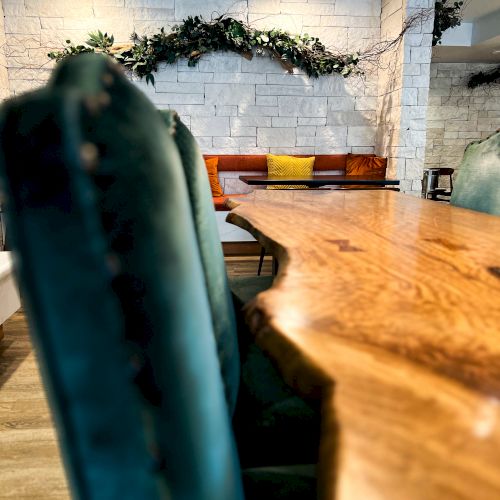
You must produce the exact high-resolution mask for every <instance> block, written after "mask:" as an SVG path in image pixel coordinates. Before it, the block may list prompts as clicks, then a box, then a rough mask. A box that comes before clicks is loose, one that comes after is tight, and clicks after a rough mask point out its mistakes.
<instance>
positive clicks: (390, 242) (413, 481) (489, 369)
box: [228, 190, 500, 500]
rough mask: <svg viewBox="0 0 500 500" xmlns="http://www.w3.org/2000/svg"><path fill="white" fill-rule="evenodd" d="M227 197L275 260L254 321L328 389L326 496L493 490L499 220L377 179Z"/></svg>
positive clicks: (260, 338)
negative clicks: (346, 186)
mask: <svg viewBox="0 0 500 500" xmlns="http://www.w3.org/2000/svg"><path fill="white" fill-rule="evenodd" d="M229 204H230V206H232V207H234V208H233V210H232V212H231V213H230V214H229V215H228V221H229V222H232V223H234V224H236V225H238V226H240V227H243V228H245V229H247V230H248V231H250V232H251V233H252V234H253V235H254V236H255V237H256V238H257V239H258V240H259V241H260V242H261V243H262V244H263V245H264V246H265V247H266V249H267V250H268V251H269V252H270V253H273V254H274V255H276V256H277V257H278V260H279V262H280V269H279V273H278V276H277V278H276V280H275V283H274V284H273V286H272V288H271V289H269V290H268V291H266V292H263V293H261V294H259V295H258V296H257V298H256V299H255V300H254V302H253V303H251V304H249V305H248V306H247V316H248V317H247V319H248V320H249V324H250V327H251V329H252V331H253V333H254V334H255V335H256V341H257V343H258V344H259V345H260V346H261V347H262V348H263V349H264V350H265V351H267V352H268V353H269V355H270V356H271V357H273V358H274V359H275V361H276V363H277V365H278V366H279V368H280V370H281V371H282V373H283V375H284V377H285V379H286V380H287V382H288V383H289V384H290V385H292V386H294V387H295V388H296V389H297V390H298V391H299V392H301V393H303V394H309V395H311V394H319V395H320V397H321V399H322V403H323V405H322V408H323V425H322V440H321V450H320V455H321V458H320V464H319V478H320V495H321V496H320V497H321V498H322V499H328V500H333V499H335V500H358V499H362V500H375V499H376V500H403V499H404V500H417V499H418V500H424V499H425V500H446V499H458V498H460V499H481V500H487V499H492V500H498V498H500V474H499V473H498V464H499V463H500V252H499V249H500V217H494V216H490V215H486V214H481V213H478V212H473V211H470V210H465V209H461V208H456V207H452V206H449V205H444V204H437V203H434V202H432V201H427V200H422V199H420V198H415V197H411V196H407V195H403V194H400V193H395V192H392V191H383V190H379V191H354V190H353V191H348V190H344V191H340V190H338V191H264V190H260V191H256V192H254V193H252V194H250V195H249V196H248V197H247V199H246V200H244V199H235V200H230V202H229Z"/></svg>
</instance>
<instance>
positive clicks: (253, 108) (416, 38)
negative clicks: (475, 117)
mask: <svg viewBox="0 0 500 500" xmlns="http://www.w3.org/2000/svg"><path fill="white" fill-rule="evenodd" d="M3 3H4V10H5V33H6V37H7V39H6V45H5V52H6V61H7V68H8V77H9V84H10V93H11V94H18V93H21V92H24V91H26V90H29V89H31V88H34V87H37V86H40V85H43V84H44V83H45V82H46V80H47V78H48V76H49V74H50V71H51V68H52V66H53V63H52V62H50V61H48V59H47V55H46V54H47V52H49V51H50V50H54V49H60V48H61V47H62V45H63V43H64V41H65V40H66V39H71V40H72V41H73V42H82V41H84V40H85V39H86V38H87V34H88V32H89V31H95V30H97V29H101V30H103V31H107V32H108V33H112V34H114V36H115V40H116V41H117V42H126V41H128V39H129V36H130V33H132V32H133V31H136V32H138V33H139V34H142V33H153V32H156V31H158V30H159V29H160V28H161V27H162V26H164V27H166V28H167V29H168V28H170V27H171V26H172V25H174V24H175V23H177V22H179V21H181V20H182V19H183V18H185V17H186V16H188V15H195V14H202V15H204V16H205V17H208V18H209V17H211V16H215V15H218V14H223V13H230V14H231V15H233V16H236V17H238V18H240V19H243V20H245V21H248V22H250V23H252V25H254V26H256V27H260V28H264V27H268V28H272V27H280V28H283V29H287V30H289V31H290V32H292V33H309V34H311V35H315V36H318V37H320V39H321V40H322V41H324V43H326V44H327V45H328V46H329V47H331V48H333V49H338V50H342V51H345V50H347V51H355V50H362V49H364V48H366V47H367V46H370V45H372V44H375V43H377V42H378V41H379V40H380V39H381V38H382V39H388V38H391V37H393V36H397V34H398V33H399V31H400V30H401V26H402V21H403V18H404V17H405V16H408V15H411V14H412V13H413V12H415V10H416V9H419V8H422V7H430V6H432V4H433V0H382V3H381V0H309V1H307V0H288V1H281V0H206V1H204V2H202V1H200V0H79V1H78V2H76V1H68V0H3ZM381 13H382V16H381ZM381 28H382V36H381ZM431 30H432V19H431V20H429V21H428V22H427V23H424V25H422V26H419V27H417V28H416V29H413V30H412V32H411V33H408V34H407V35H406V36H405V39H404V42H403V44H402V45H401V47H400V48H399V49H398V50H397V51H395V52H394V53H393V54H391V56H390V57H388V58H386V59H387V60H386V62H387V66H386V67H385V68H383V69H382V70H380V71H379V70H377V69H376V68H375V69H374V68H371V69H369V70H368V72H367V74H366V77H365V78H364V79H359V78H348V79H343V78H342V77H340V76H329V77H322V78H320V79H310V78H308V77H307V76H306V75H304V74H302V73H300V72H295V74H293V75H289V74H287V73H286V72H285V70H284V69H283V68H282V67H281V66H280V65H279V64H278V63H276V62H275V61H272V60H270V59H269V58H267V57H266V58H264V57H255V58H254V59H253V60H252V61H247V60H246V59H244V58H242V57H240V56H237V55H235V54H231V53H226V54H212V55H209V56H205V57H203V58H202V60H201V61H200V63H199V65H198V66H196V67H194V68H189V67H188V66H187V64H186V62H185V61H180V62H179V63H178V64H176V65H173V66H163V67H162V68H161V70H160V71H159V72H158V73H157V74H156V75H155V78H156V81H157V83H156V87H155V88H153V87H151V86H147V85H146V84H145V82H140V81H136V82H135V83H136V84H137V85H138V86H139V87H140V88H141V89H142V90H143V91H144V92H145V93H146V94H147V95H148V96H149V97H150V98H151V99H152V101H153V102H154V103H155V105H156V106H157V107H159V108H173V109H176V110H177V111H178V112H179V113H180V115H181V116H182V118H183V119H184V121H185V122H186V124H187V125H188V126H189V127H190V128H191V130H192V132H193V134H194V135H195V136H196V137H197V139H198V141H199V143H200V146H201V148H202V150H203V151H204V152H205V153H215V154H224V153H225V154H252V153H253V154H263V153H267V152H271V153H284V154H287V153H288V154H325V153H347V152H354V153H371V152H374V151H376V152H377V153H378V154H381V155H384V156H388V157H389V173H390V175H391V176H392V177H397V178H399V179H401V180H402V188H403V190H404V191H410V192H418V191H419V189H420V185H419V183H420V179H421V177H422V169H423V164H424V150H425V147H424V146H425V108H426V104H427V92H428V83H429V64H430V53H431V50H430V40H431V39H430V31H431ZM0 66H1V61H0ZM379 76H380V79H379Z"/></svg>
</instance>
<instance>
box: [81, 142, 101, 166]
mask: <svg viewBox="0 0 500 500" xmlns="http://www.w3.org/2000/svg"><path fill="white" fill-rule="evenodd" d="M80 159H81V161H82V163H83V168H84V169H85V170H86V171H87V172H93V171H95V170H96V169H97V165H98V163H99V161H98V160H99V150H98V149H97V146H96V145H95V144H92V143H91V142H84V143H83V144H82V145H81V146H80Z"/></svg>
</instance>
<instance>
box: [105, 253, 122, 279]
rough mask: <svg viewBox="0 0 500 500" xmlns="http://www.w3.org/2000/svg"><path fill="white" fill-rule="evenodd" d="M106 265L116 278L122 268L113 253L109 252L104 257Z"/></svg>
mask: <svg viewBox="0 0 500 500" xmlns="http://www.w3.org/2000/svg"><path fill="white" fill-rule="evenodd" d="M106 265H107V267H108V270H109V271H110V273H111V274H112V275H113V276H118V275H119V274H120V272H121V267H122V266H121V263H120V259H119V257H118V255H116V254H115V253H113V252H109V253H108V254H107V255H106Z"/></svg>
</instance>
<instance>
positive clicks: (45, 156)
mask: <svg viewBox="0 0 500 500" xmlns="http://www.w3.org/2000/svg"><path fill="white" fill-rule="evenodd" d="M55 101H57V102H58V103H59V107H60V108H61V111H60V112H58V113H55V112H54V109H57V108H55V107H54V102H55ZM49 124H50V125H51V127H49ZM2 131H3V136H2V138H3V144H2V146H3V151H4V157H3V161H2V174H3V177H4V182H5V187H6V191H7V193H8V200H9V207H8V211H9V213H8V215H9V221H8V222H10V224H9V225H10V226H11V227H10V231H11V234H12V235H13V246H14V248H15V250H16V251H17V254H18V259H19V276H20V280H21V284H22V287H23V290H24V296H25V297H26V298H27V299H28V313H29V316H30V320H31V324H32V325H33V326H34V336H35V339H36V340H37V343H38V344H40V345H41V346H42V348H41V349H40V356H41V359H42V361H43V362H44V364H45V366H46V370H45V371H46V373H47V376H46V382H47V384H48V386H50V388H51V393H52V401H53V409H54V412H55V414H56V420H57V421H58V422H60V425H59V429H60V432H61V435H62V436H63V437H64V438H66V437H67V436H71V437H73V439H70V440H68V439H64V440H63V441H64V443H65V446H64V455H65V457H66V459H67V464H68V470H69V472H70V475H71V477H72V485H73V491H74V494H75V496H76V497H77V498H78V497H81V498H103V499H104V498H125V499H128V498H130V499H133V498H134V499H136V498H148V499H150V498H151V499H154V498H172V499H175V500H177V499H185V500H191V499H197V500H219V499H221V500H239V499H241V498H242V497H243V494H242V487H241V476H240V470H239V464H238V459H237V455H236V452H235V446H234V441H233V436H232V431H231V427H230V420H229V415H228V412H227V404H226V400H225V396H224V385H223V382H222V377H221V374H220V365H219V361H218V357H217V347H216V343H215V337H214V333H213V329H212V318H211V314H210V306H209V303H208V299H207V292H206V288H205V283H204V280H203V270H202V266H201V262H200V255H199V251H198V246H197V241H196V235H195V232H194V228H193V223H192V218H191V215H190V205H189V200H188V193H187V190H186V185H185V179H184V174H183V170H182V165H181V160H180V157H179V154H178V152H177V148H176V145H175V143H174V142H173V140H172V138H171V137H170V136H168V135H166V134H165V133H164V125H163V123H162V121H161V118H160V117H159V116H158V113H157V111H156V110H155V108H154V107H153V106H152V104H151V103H150V102H149V101H148V100H147V98H146V97H145V96H143V95H142V94H141V93H140V91H139V90H137V89H135V87H134V86H133V85H132V84H130V83H129V82H128V81H127V79H126V78H125V77H124V76H123V75H122V74H121V72H120V71H119V70H118V68H117V66H116V64H115V63H113V62H112V61H111V60H109V59H108V58H106V57H104V56H97V55H82V56H78V57H74V58H70V59H69V60H66V61H65V62H63V63H61V64H60V66H59V68H58V70H57V71H56V73H55V75H54V77H53V78H52V80H51V83H50V85H49V87H48V88H47V89H46V90H45V91H43V92H41V93H37V94H31V95H29V96H27V97H24V98H22V99H20V100H17V101H14V102H11V103H9V104H7V105H6V106H5V107H4V118H3V120H2ZM82 283H83V285H82ZM115 358H116V359H115ZM110 363H111V364H110ZM132 379H133V382H132ZM82 406H83V408H82ZM103 415H104V416H105V417H106V418H103V417H102V416H103ZM118 444H121V450H120V449H117V448H115V447H116V446H117V445H118ZM86 450H88V452H87V453H85V451H86ZM74 456H78V457H79V461H78V463H77V462H76V461H75V460H74V459H73V457H74ZM127 459H128V462H127ZM129 462H130V463H129ZM103 464H104V465H105V466H106V467H104V465H103ZM125 466H127V467H125ZM80 476H83V477H84V480H81V481H78V480H75V478H77V479H78V478H79V477H80ZM106 488H109V491H111V492H112V493H111V494H108V495H106V494H103V493H102V492H103V491H106ZM115 492H117V493H116V494H115Z"/></svg>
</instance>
